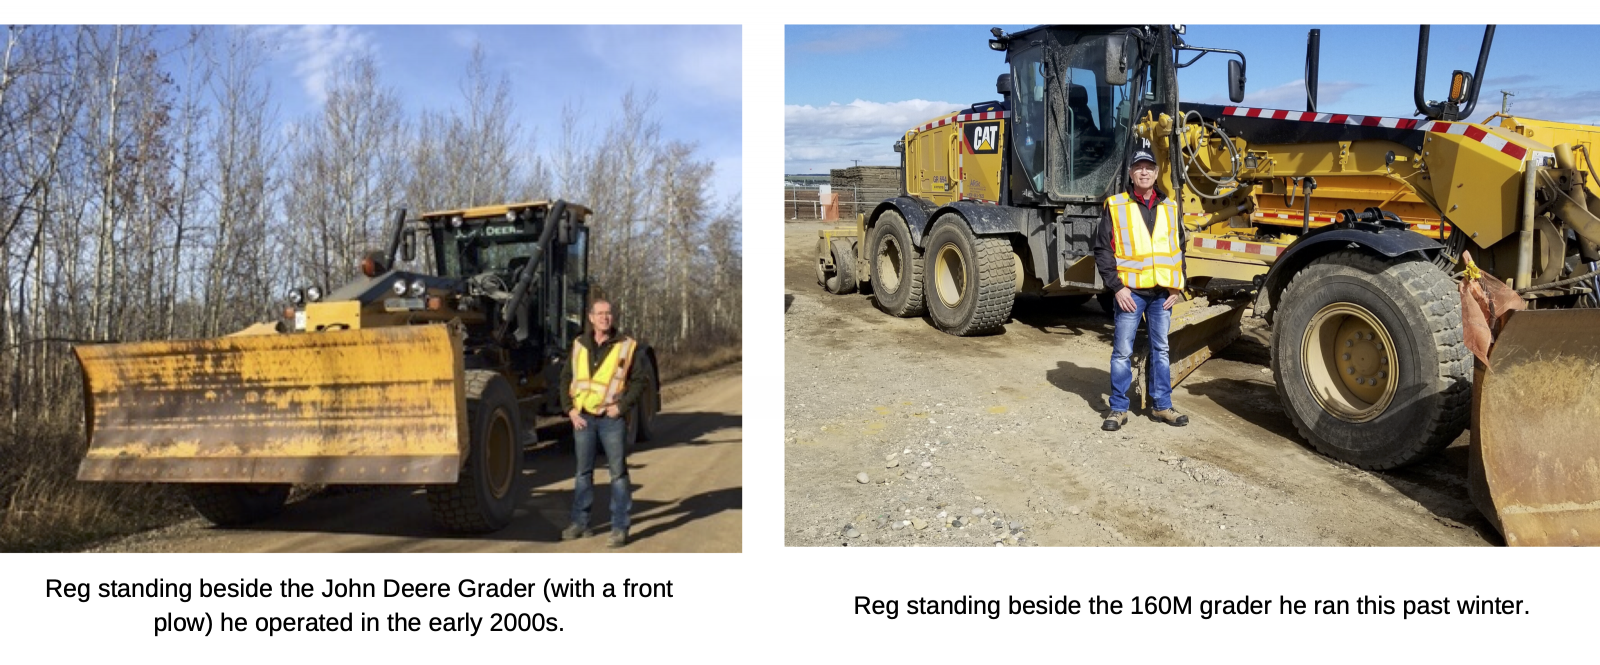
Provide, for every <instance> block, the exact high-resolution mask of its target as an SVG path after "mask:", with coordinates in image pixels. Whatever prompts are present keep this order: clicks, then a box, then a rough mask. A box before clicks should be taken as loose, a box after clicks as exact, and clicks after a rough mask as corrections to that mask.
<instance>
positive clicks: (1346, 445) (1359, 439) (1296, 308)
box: [1272, 250, 1472, 470]
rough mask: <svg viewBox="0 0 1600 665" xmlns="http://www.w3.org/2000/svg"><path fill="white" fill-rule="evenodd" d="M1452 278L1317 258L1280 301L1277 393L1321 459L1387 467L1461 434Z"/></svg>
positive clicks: (1353, 259)
mask: <svg viewBox="0 0 1600 665" xmlns="http://www.w3.org/2000/svg"><path fill="white" fill-rule="evenodd" d="M1455 290H1456V289H1455V287H1454V284H1453V283H1452V282H1451V280H1450V278H1449V276H1448V275H1446V274H1445V273H1444V272H1443V271H1441V270H1439V269H1438V268H1436V267H1434V266H1433V265H1432V264H1430V263H1428V262H1426V261H1420V260H1400V261H1396V260H1392V259H1389V260H1385V259H1381V258H1378V257H1375V256H1372V255H1369V254H1366V253H1364V252H1361V251H1357V250H1343V251H1338V252H1334V253H1332V254H1329V255H1327V256H1324V257H1321V258H1319V259H1317V260H1315V261H1312V262H1311V263H1310V264H1309V265H1307V266H1306V267H1305V268H1303V269H1301V270H1300V271H1299V272H1298V273H1296V274H1295V275H1294V278H1293V279H1292V280H1291V281H1290V282H1289V285H1288V287H1286V288H1285V289H1284V291H1283V296H1282V297H1281V298H1280V299H1279V302H1280V303H1281V304H1280V305H1279V311H1278V316H1277V321H1276V322H1275V325H1274V326H1273V331H1272V369H1273V373H1274V374H1275V375H1276V376H1277V388H1278V396H1279V398H1280V399H1281V400H1282V401H1283V406H1284V410H1285V411H1288V412H1289V417H1290V418H1291V419H1292V420H1293V421H1294V424H1295V428H1296V429H1297V430H1299V432H1300V435H1301V436H1303V437H1305V438H1306V439H1307V440H1308V441H1310V442H1311V444H1312V445H1313V446H1314V447H1315V448H1316V449H1317V450H1318V451H1319V452H1321V453H1323V454H1325V455H1328V456H1329V457H1333V458H1334V459H1338V460H1340V461H1343V462H1347V463H1349V464H1352V465H1355V466H1358V467H1361V468H1364V469H1374V470H1385V469H1393V468H1396V467H1400V466H1404V465H1407V464H1410V463H1412V462H1415V461H1417V460H1420V459H1422V458H1423V457H1426V456H1428V455H1429V454H1432V453H1433V452H1435V451H1438V450H1439V449H1441V448H1444V447H1445V446H1447V445H1449V444H1450V442H1451V441H1453V440H1455V438H1456V437H1457V436H1459V435H1460V434H1461V432H1462V431H1463V430H1464V429H1465V428H1466V426H1467V419H1468V416H1469V415H1470V409H1471V398H1472V395H1471V385H1472V364H1471V355H1470V354H1469V353H1468V352H1467V350H1466V346H1465V345H1464V344H1463V343H1462V338H1461V304H1460V299H1459V298H1458V297H1457V295H1456V293H1455Z"/></svg>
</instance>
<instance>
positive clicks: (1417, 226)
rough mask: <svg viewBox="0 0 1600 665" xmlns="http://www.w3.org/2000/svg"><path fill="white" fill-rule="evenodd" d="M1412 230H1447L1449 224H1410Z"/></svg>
mask: <svg viewBox="0 0 1600 665" xmlns="http://www.w3.org/2000/svg"><path fill="white" fill-rule="evenodd" d="M1411 230H1413V231H1449V230H1450V225H1449V224H1412V225H1411Z"/></svg>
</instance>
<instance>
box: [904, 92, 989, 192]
mask: <svg viewBox="0 0 1600 665" xmlns="http://www.w3.org/2000/svg"><path fill="white" fill-rule="evenodd" d="M1005 118H1006V113H1005V112H1002V111H988V112H980V113H952V114H949V115H945V116H940V117H938V118H934V119H932V120H929V121H928V122H925V123H923V124H922V125H920V126H918V127H917V128H916V129H912V130H911V131H908V132H906V135H905V155H906V168H905V173H904V176H905V188H906V192H907V193H909V194H910V195H911V196H918V197H922V198H925V199H927V200H929V201H933V202H934V203H937V204H939V205H945V204H949V203H953V202H955V201H961V200H968V201H981V202H985V203H994V202H996V201H999V200H1000V191H1001V189H1003V187H1004V183H1003V182H1002V181H1001V180H1000V168H1001V164H1002V163H1003V161H1004V155H1005V154H1006V153H1005V140H1006V132H1005V123H1006V120H1005Z"/></svg>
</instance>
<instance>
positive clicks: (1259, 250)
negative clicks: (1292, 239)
mask: <svg viewBox="0 0 1600 665" xmlns="http://www.w3.org/2000/svg"><path fill="white" fill-rule="evenodd" d="M1194 246H1195V247H1199V248H1201V249H1220V250H1224V251H1229V252H1239V253H1242V254H1260V255H1262V256H1268V257H1273V258H1277V256H1278V255H1279V254H1281V253H1283V248H1282V247H1279V246H1277V245H1268V244H1265V243H1258V242H1238V241H1235V240H1217V239H1215V238H1195V239H1194Z"/></svg>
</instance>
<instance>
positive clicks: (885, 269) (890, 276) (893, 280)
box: [878, 236, 901, 293]
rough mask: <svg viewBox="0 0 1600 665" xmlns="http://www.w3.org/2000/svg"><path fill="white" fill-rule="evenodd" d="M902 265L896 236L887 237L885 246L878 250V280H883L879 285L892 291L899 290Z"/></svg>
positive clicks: (884, 241) (884, 242)
mask: <svg viewBox="0 0 1600 665" xmlns="http://www.w3.org/2000/svg"><path fill="white" fill-rule="evenodd" d="M900 267H901V266H900V245H899V243H897V242H895V239H894V236H888V237H885V238H884V239H883V248H882V249H881V250H880V251H879V252H878V280H879V281H880V282H882V283H881V284H878V286H879V287H881V288H883V289H884V290H885V291H889V292H891V293H893V292H895V291H898V290H899V289H900Z"/></svg>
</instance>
